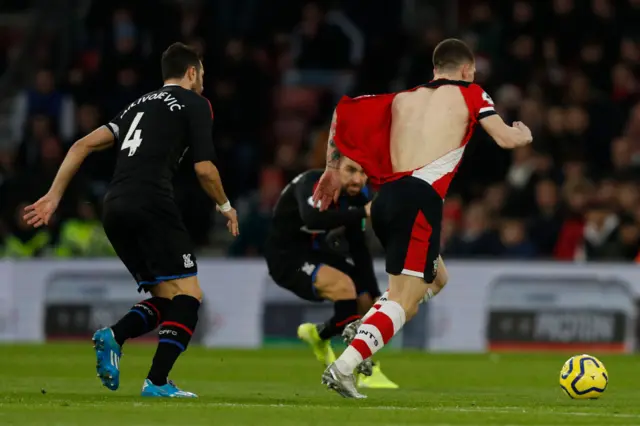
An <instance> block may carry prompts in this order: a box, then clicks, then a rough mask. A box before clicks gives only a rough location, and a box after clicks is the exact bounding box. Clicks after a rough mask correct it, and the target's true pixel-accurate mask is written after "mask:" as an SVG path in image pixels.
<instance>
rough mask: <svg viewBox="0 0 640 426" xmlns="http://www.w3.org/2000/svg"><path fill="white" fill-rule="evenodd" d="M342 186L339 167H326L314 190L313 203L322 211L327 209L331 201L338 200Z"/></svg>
mask: <svg viewBox="0 0 640 426" xmlns="http://www.w3.org/2000/svg"><path fill="white" fill-rule="evenodd" d="M341 187H342V184H341V182H340V172H339V171H338V169H326V170H325V171H324V173H323V174H322V176H321V177H320V180H319V181H318V185H317V186H316V190H315V191H314V192H313V204H314V205H315V206H316V207H318V208H319V209H320V211H321V212H323V211H325V210H327V209H328V208H329V206H330V205H331V203H333V202H337V201H338V197H339V196H340V189H341Z"/></svg>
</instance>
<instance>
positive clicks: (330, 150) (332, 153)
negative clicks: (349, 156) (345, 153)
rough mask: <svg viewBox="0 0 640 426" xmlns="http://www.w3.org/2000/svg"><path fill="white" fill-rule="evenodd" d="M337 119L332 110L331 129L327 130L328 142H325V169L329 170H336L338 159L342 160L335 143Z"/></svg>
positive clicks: (335, 113) (338, 163)
mask: <svg viewBox="0 0 640 426" xmlns="http://www.w3.org/2000/svg"><path fill="white" fill-rule="evenodd" d="M337 117H338V114H337V112H336V111H335V110H334V111H333V118H332V119H331V128H330V129H329V140H328V142H327V168H329V169H338V168H339V167H340V159H341V158H342V153H341V152H340V151H339V150H338V147H337V146H336V142H335V138H336V126H337V124H338V120H337Z"/></svg>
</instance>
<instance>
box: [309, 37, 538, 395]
mask: <svg viewBox="0 0 640 426" xmlns="http://www.w3.org/2000/svg"><path fill="white" fill-rule="evenodd" d="M433 63H434V79H433V80H432V81H431V82H429V83H427V84H425V85H423V86H420V87H418V88H415V89H412V90H409V91H406V92H401V93H397V94H395V95H382V96H380V97H379V98H378V99H371V100H367V99H360V100H359V98H355V99H354V100H346V101H345V104H343V105H346V106H343V107H342V108H341V106H340V105H339V106H338V108H337V109H336V112H337V114H336V115H334V121H336V120H338V122H340V120H347V121H350V120H353V123H357V124H359V125H362V123H363V121H364V120H363V119H361V118H358V117H362V116H365V115H366V114H367V112H370V113H371V115H374V114H377V116H379V117H380V118H381V119H382V120H380V121H379V122H382V121H384V120H386V121H387V122H389V121H390V127H389V129H388V138H387V144H388V147H387V149H388V152H386V153H385V152H383V149H382V148H383V143H382V142H381V141H382V138H381V137H379V134H380V131H381V130H380V129H383V128H384V125H379V126H378V125H376V123H371V126H370V128H369V129H368V130H367V131H366V132H363V134H364V135H365V136H364V137H361V138H360V139H363V140H364V141H359V142H357V143H358V144H360V145H356V144H357V143H356V142H355V141H356V140H358V136H359V133H358V132H357V131H354V130H353V129H354V126H353V125H351V128H349V123H346V124H345V123H344V122H341V124H340V125H341V126H342V127H341V128H340V129H339V131H338V132H337V133H338V135H337V136H336V131H335V129H336V125H335V124H334V125H333V126H332V136H336V139H339V138H340V137H342V139H344V140H340V141H339V144H338V143H333V146H332V142H333V141H332V139H331V137H330V140H329V147H328V154H327V171H326V172H325V175H326V177H325V176H323V178H321V180H320V183H319V185H318V188H317V190H316V192H317V193H316V194H315V196H314V199H315V200H318V201H320V202H321V203H325V202H326V200H327V198H330V197H331V196H332V194H333V189H332V179H333V178H332V174H333V173H334V172H332V171H331V170H330V168H331V162H332V161H333V160H334V159H335V158H338V159H339V158H340V156H341V155H346V156H349V153H352V155H354V156H355V155H358V156H361V157H362V158H354V160H355V161H359V162H362V163H363V164H367V165H368V168H369V169H370V170H371V171H373V172H376V173H378V174H379V176H371V175H372V172H369V171H368V174H369V175H370V177H373V178H376V177H378V178H379V179H378V180H379V182H380V183H381V186H380V191H379V193H378V197H377V198H376V199H375V200H374V202H373V204H372V207H371V220H372V224H373V229H374V231H375V233H376V236H378V238H379V240H380V242H381V243H382V245H383V247H384V249H385V256H386V270H387V273H388V274H389V290H388V295H387V294H385V295H384V296H386V299H387V300H386V301H384V303H382V304H380V303H379V304H376V305H375V306H374V308H372V310H371V311H370V312H369V313H367V315H366V316H365V317H364V318H363V319H364V322H363V323H362V324H361V325H360V326H359V328H358V330H357V333H356V332H355V330H354V332H353V333H352V335H353V336H354V338H353V341H352V342H351V344H350V346H349V347H348V348H347V349H346V350H345V352H343V354H342V355H341V356H340V357H339V358H338V360H337V361H336V362H335V364H334V365H332V366H329V368H327V370H326V371H325V374H324V375H323V383H325V384H326V385H327V386H328V387H329V388H331V389H333V390H336V391H337V392H338V393H340V394H341V395H343V396H345V397H352V398H362V397H363V395H361V394H359V393H358V392H357V391H356V390H355V388H354V387H353V386H351V383H352V372H353V370H354V369H355V368H356V367H359V366H360V367H359V368H361V365H360V364H361V363H362V362H363V361H364V360H367V358H369V357H370V356H371V355H372V354H373V353H375V352H377V351H378V350H380V349H381V348H382V347H383V346H384V345H385V344H387V342H388V341H389V340H390V339H391V337H393V335H395V334H396V333H397V332H398V331H400V329H401V328H402V327H403V326H404V324H405V323H406V322H407V321H409V320H410V319H411V318H412V317H413V316H414V315H415V313H416V312H417V310H418V306H419V304H420V303H422V302H423V301H427V300H429V299H431V298H433V297H434V296H435V295H436V294H438V292H439V291H440V290H441V289H442V288H443V287H444V286H445V284H446V282H447V278H448V277H447V272H446V269H445V268H444V265H443V264H442V259H441V257H440V226H441V220H442V205H443V201H444V198H445V195H446V193H447V190H448V187H449V184H450V183H451V180H452V179H453V177H454V175H455V173H456V171H457V168H458V166H459V164H460V161H461V159H462V156H463V153H464V151H465V148H466V145H467V143H468V142H469V140H470V138H471V136H472V134H473V131H474V128H475V127H476V125H477V124H481V125H482V126H483V128H484V129H485V130H486V131H487V133H488V134H489V135H490V136H491V137H493V139H494V140H495V141H496V143H497V144H498V145H499V146H501V147H503V148H515V147H518V146H522V145H526V144H528V143H530V142H531V141H532V136H531V132H530V130H529V129H528V128H527V127H526V126H525V125H524V124H522V123H519V122H516V123H513V126H508V125H507V124H505V123H504V121H503V120H502V119H501V118H500V116H498V115H497V113H496V111H495V109H494V105H493V101H492V100H491V97H490V96H489V95H487V93H485V92H484V90H482V88H480V86H478V85H477V84H474V83H473V80H474V74H475V60H474V56H473V53H472V52H471V50H470V49H469V48H468V47H467V46H466V45H465V44H464V43H463V42H461V41H459V40H455V39H448V40H445V41H443V42H442V43H440V45H438V46H437V47H436V49H435V51H434V56H433ZM390 96H392V100H390V99H391V98H390ZM373 98H375V97H373ZM367 102H368V104H367ZM389 103H390V110H391V113H390V115H391V117H388V116H385V115H384V108H385V105H388V104H389ZM350 105H351V106H350ZM367 105H368V106H367ZM358 108H360V110H358ZM341 111H342V112H343V113H344V115H343V114H342V113H341ZM387 115H388V113H387ZM358 120H359V121H358ZM366 123H368V122H366ZM376 132H377V133H376ZM347 139H348V140H347ZM340 144H341V145H342V148H343V149H344V151H342V152H341V151H340V150H339V149H338V148H339V146H338V145H340ZM353 146H355V148H356V149H353V148H352V147H353ZM367 150H368V151H371V150H375V151H376V152H375V153H373V154H369V155H368V154H366V152H367ZM347 152H349V153H347ZM363 152H364V154H363ZM372 159H374V160H373V161H371V160H372ZM389 163H390V165H389ZM384 296H383V298H382V299H384V298H385V297H384Z"/></svg>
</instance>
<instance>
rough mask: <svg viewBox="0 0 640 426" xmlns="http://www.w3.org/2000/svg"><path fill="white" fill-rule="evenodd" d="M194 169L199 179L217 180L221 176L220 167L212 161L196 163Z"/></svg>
mask: <svg viewBox="0 0 640 426" xmlns="http://www.w3.org/2000/svg"><path fill="white" fill-rule="evenodd" d="M193 169H194V170H195V172H196V176H197V177H198V179H206V180H216V179H218V177H219V173H218V168H217V167H216V166H215V165H214V164H213V163H212V162H211V161H200V162H198V163H195V164H194V166H193Z"/></svg>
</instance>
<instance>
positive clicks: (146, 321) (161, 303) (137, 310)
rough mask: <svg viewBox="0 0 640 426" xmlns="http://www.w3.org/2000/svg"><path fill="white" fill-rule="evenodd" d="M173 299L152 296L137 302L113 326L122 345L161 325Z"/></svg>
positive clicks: (115, 335)
mask: <svg viewBox="0 0 640 426" xmlns="http://www.w3.org/2000/svg"><path fill="white" fill-rule="evenodd" d="M170 303H171V299H165V298H164V297H152V298H150V299H147V300H143V301H141V302H138V303H136V304H135V305H133V306H132V307H131V309H130V310H129V312H127V313H126V314H125V316H123V317H122V318H121V319H120V321H118V322H117V323H115V324H114V325H112V326H111V331H113V336H114V337H115V339H116V342H118V344H119V345H120V346H122V345H123V344H124V342H125V341H127V340H128V339H133V338H135V337H139V336H142V335H143V334H146V333H148V332H150V331H152V330H154V329H155V328H156V327H158V326H159V325H160V322H161V321H162V316H163V314H164V313H165V312H166V309H167V307H168V306H169V304H170Z"/></svg>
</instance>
